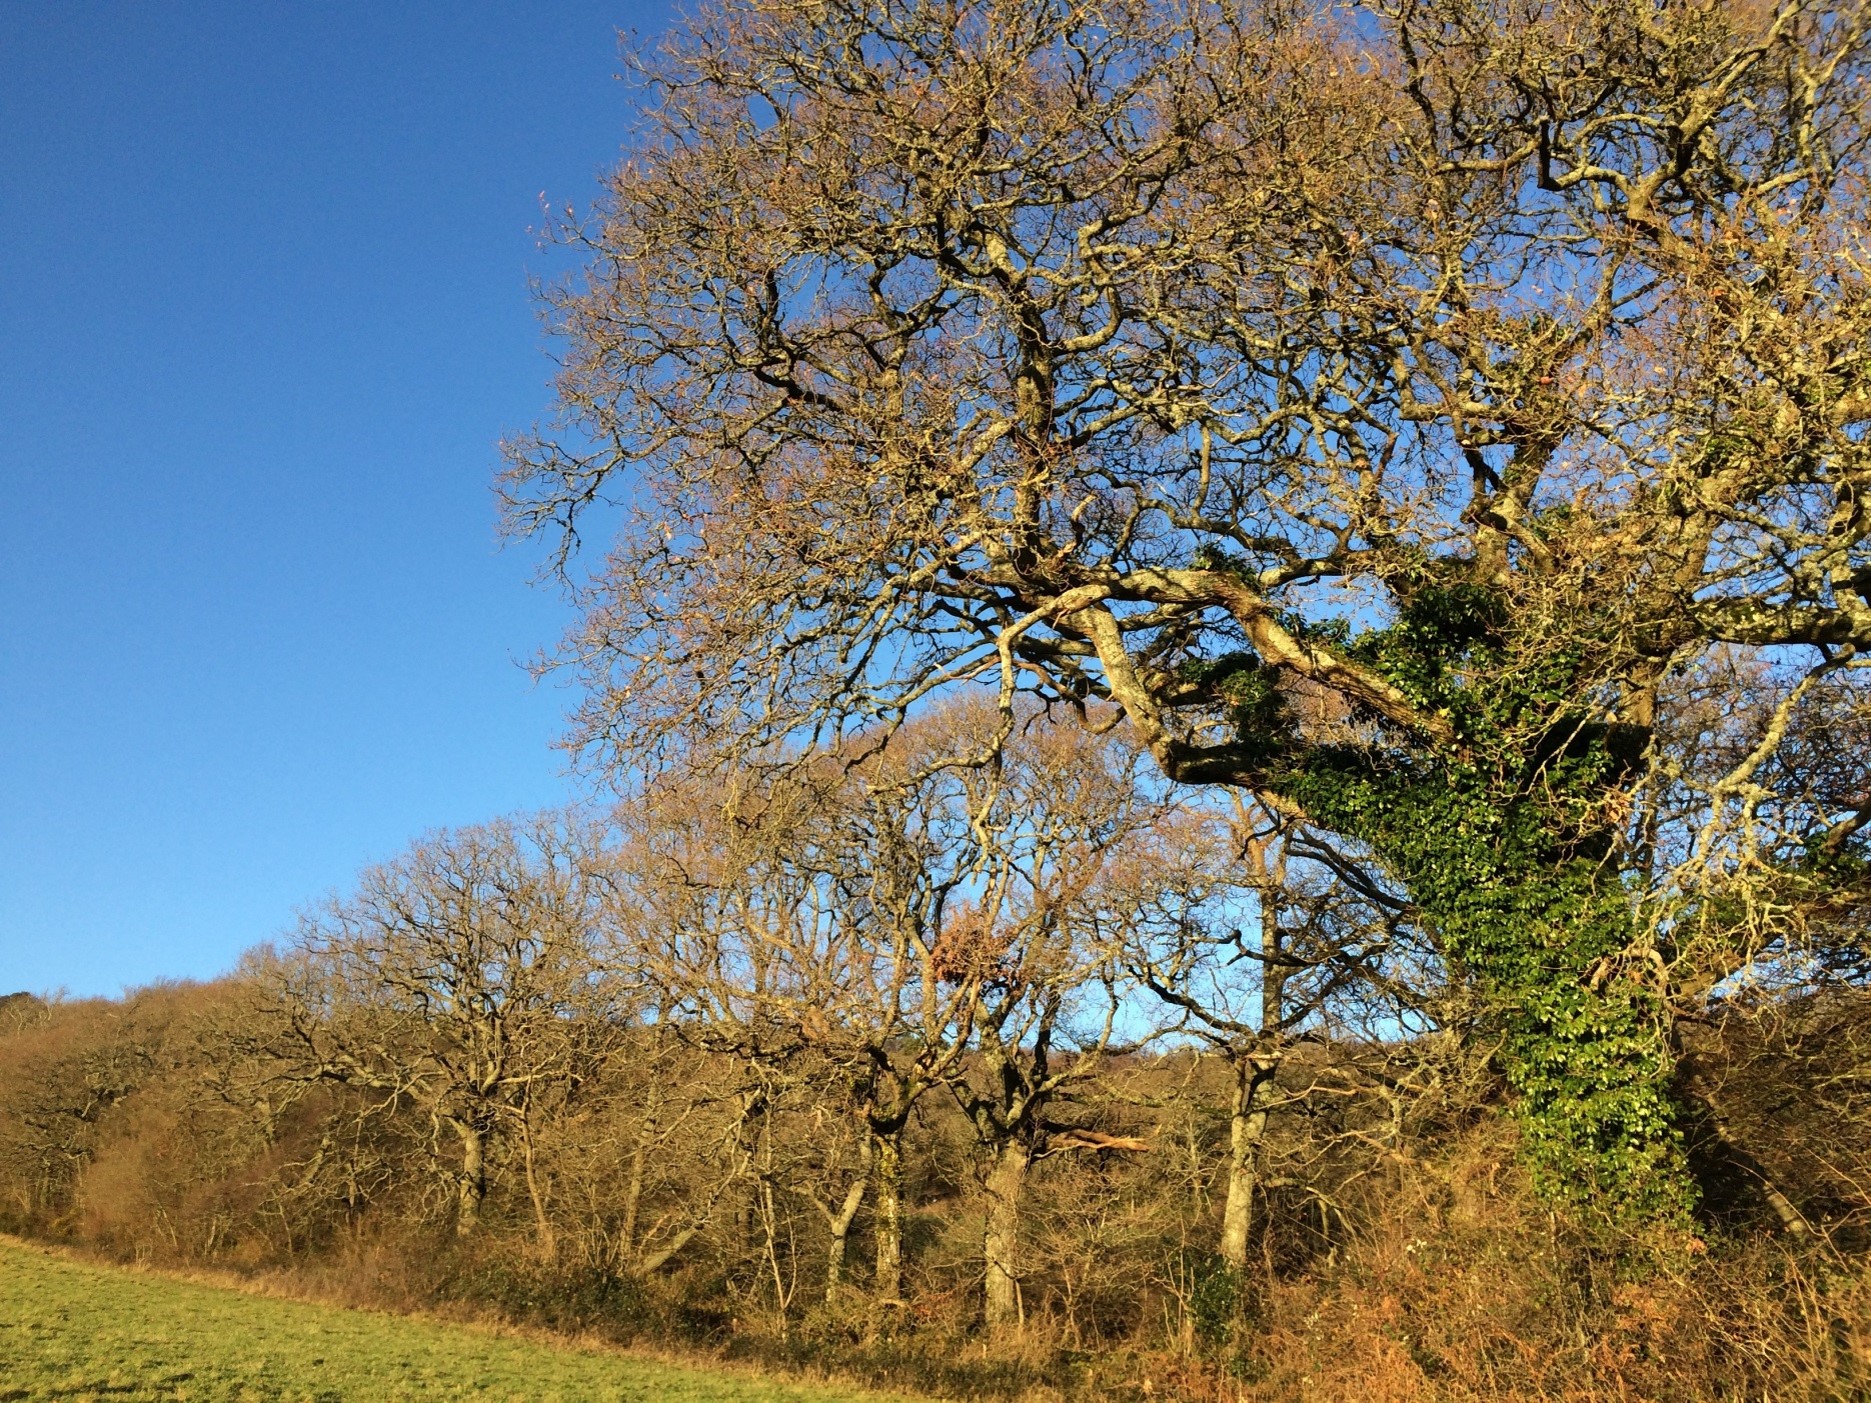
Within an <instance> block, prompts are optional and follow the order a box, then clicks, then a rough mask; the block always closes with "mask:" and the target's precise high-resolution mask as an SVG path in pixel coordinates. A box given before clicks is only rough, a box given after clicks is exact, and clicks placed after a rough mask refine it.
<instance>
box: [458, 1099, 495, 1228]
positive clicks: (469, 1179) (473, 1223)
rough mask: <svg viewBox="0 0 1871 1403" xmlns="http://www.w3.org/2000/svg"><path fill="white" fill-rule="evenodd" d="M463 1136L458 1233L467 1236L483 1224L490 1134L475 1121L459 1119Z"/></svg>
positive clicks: (459, 1132)
mask: <svg viewBox="0 0 1871 1403" xmlns="http://www.w3.org/2000/svg"><path fill="white" fill-rule="evenodd" d="M455 1134H456V1135H458V1136H460V1137H461V1177H460V1179H459V1180H457V1181H456V1194H455V1233H456V1235H457V1236H459V1237H467V1236H469V1235H470V1234H471V1233H473V1232H474V1230H475V1228H477V1227H478V1226H480V1222H481V1200H482V1199H484V1198H486V1197H487V1138H486V1136H484V1135H483V1134H482V1133H481V1128H480V1127H479V1126H478V1125H476V1124H474V1122H472V1121H467V1120H458V1121H456V1122H455Z"/></svg>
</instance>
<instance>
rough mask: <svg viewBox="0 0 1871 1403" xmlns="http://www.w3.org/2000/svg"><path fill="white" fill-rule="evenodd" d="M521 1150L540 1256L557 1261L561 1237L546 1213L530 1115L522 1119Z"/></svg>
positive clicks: (545, 1259)
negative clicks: (534, 1150) (535, 1161)
mask: <svg viewBox="0 0 1871 1403" xmlns="http://www.w3.org/2000/svg"><path fill="white" fill-rule="evenodd" d="M520 1148H521V1150H522V1151H523V1153H524V1155H525V1160H526V1194H527V1197H528V1198H530V1199H531V1200H532V1201H533V1229H534V1232H535V1233H536V1234H537V1236H538V1241H539V1255H540V1258H541V1259H542V1260H544V1261H547V1262H551V1261H556V1260H557V1259H558V1255H559V1237H558V1234H557V1233H555V1232H553V1230H552V1216H551V1215H550V1214H549V1213H547V1212H546V1195H545V1191H544V1190H543V1189H542V1188H541V1187H540V1184H539V1173H538V1169H537V1166H536V1165H535V1163H534V1157H533V1123H532V1118H531V1116H530V1115H522V1116H521V1117H520Z"/></svg>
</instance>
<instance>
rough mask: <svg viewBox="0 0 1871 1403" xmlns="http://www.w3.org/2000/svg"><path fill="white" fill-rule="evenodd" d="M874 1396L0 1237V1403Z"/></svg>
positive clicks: (687, 1401)
mask: <svg viewBox="0 0 1871 1403" xmlns="http://www.w3.org/2000/svg"><path fill="white" fill-rule="evenodd" d="M53 1398H57V1399H64V1400H88V1399H91V1400H98V1401H99V1403H102V1400H104V1399H110V1400H112V1403H117V1400H123V1403H156V1401H157V1400H161V1401H162V1403H171V1400H173V1401H174V1403H183V1400H187V1403H196V1401H197V1400H202V1401H203V1403H206V1400H214V1403H233V1400H240V1403H249V1401H250V1400H251V1401H252V1403H258V1400H263V1399H264V1400H268V1403H271V1401H272V1400H282V1403H286V1401H288V1400H289V1401H290V1403H340V1400H342V1403H362V1400H376V1399H412V1400H413V1399H424V1400H427V1399H486V1400H492V1399H502V1400H506V1399H526V1400H529V1403H530V1400H542V1401H543V1400H562V1403H584V1401H585V1400H588V1399H589V1400H603V1401H604V1403H609V1401H610V1400H619V1403H623V1401H624V1400H628V1403H638V1400H642V1403H700V1400H704V1399H706V1400H710V1403H714V1401H715V1400H719V1403H780V1400H787V1403H860V1400H864V1401H865V1403H883V1400H882V1396H881V1395H877V1394H859V1393H855V1392H849V1391H839V1390H834V1389H831V1388H827V1387H820V1386H813V1385H806V1384H791V1383H773V1382H763V1381H760V1380H755V1379H748V1378H739V1377H735V1376H732V1375H712V1374H707V1373H703V1372H700V1371H697V1370H691V1369H680V1368H675V1367H671V1366H667V1365H662V1364H656V1363H652V1362H649V1361H646V1360H641V1359H634V1358H631V1357H629V1356H626V1355H620V1354H610V1353H600V1352H596V1351H585V1350H576V1349H569V1348H568V1349H555V1348H552V1347H550V1346H547V1345H541V1344H535V1343H531V1342H528V1341H525V1340H520V1339H515V1338H511V1337H503V1336H500V1335H495V1334H491V1333H488V1332H484V1331H481V1330H476V1329H473V1328H471V1327H465V1326H457V1325H444V1324H436V1323H432V1322H428V1321H421V1320H406V1319H401V1318H398V1317H395V1316H387V1315H377V1314H372V1313H369V1312H364V1311H351V1310H341V1309H338V1308H336V1307H332V1306H322V1305H309V1304H306V1303H304V1302H300V1301H282V1300H274V1299H269V1298H266V1297H261V1296H250V1295H246V1294H243V1293H241V1292H238V1291H230V1290H225V1289H222V1288H218V1287H213V1286H199V1285H194V1284H192V1283H189V1282H182V1281H173V1280H169V1279H167V1278H164V1277H160V1276H152V1275H145V1274H142V1273H136V1272H130V1271H123V1270H117V1269H112V1268H109V1267H99V1266H92V1265H88V1264H85V1263H82V1262H74V1261H71V1260H68V1259H67V1258H65V1257H62V1256H60V1255H58V1254H56V1253H53V1252H48V1251H45V1250H42V1249H39V1248H33V1247H26V1246H22V1245H20V1244H17V1243H13V1242H4V1241H0V1403H5V1401H6V1400H16V1401H17V1400H27V1399H31V1400H39V1399H53Z"/></svg>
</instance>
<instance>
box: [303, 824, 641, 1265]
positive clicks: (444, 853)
mask: <svg viewBox="0 0 1871 1403" xmlns="http://www.w3.org/2000/svg"><path fill="white" fill-rule="evenodd" d="M586 865H587V864H586V862H585V859H584V848H583V845H582V842H581V837H580V834H579V832H578V830H577V829H576V828H574V827H572V826H570V825H568V824H564V823H561V822H559V821H557V820H553V819H542V820H540V821H538V822H535V823H533V824H531V825H528V826H525V827H522V826H521V825H519V824H517V823H512V822H499V823H493V824H488V825H485V826H482V827H479V828H469V829H462V830H457V831H453V832H446V833H440V834H436V835H434V836H432V837H429V838H426V839H424V840H422V841H420V842H418V843H417V844H415V845H414V846H413V847H412V848H411V849H410V850H409V851H408V852H407V853H406V854H404V855H403V856H402V857H400V858H398V859H396V860H394V861H392V862H388V863H384V864H382V865H380V866H376V867H372V868H370V869H368V870H367V871H366V872H365V873H364V874H363V876H362V877H361V878H360V880H359V882H358V885H357V888H356V890H355V891H354V892H353V893H351V894H350V895H348V896H345V897H340V898H334V899H332V900H331V901H329V902H327V903H326V904H325V905H324V906H323V907H322V908H320V909H317V910H315V911H313V912H311V913H309V914H308V915H307V916H306V917H305V918H304V920H303V921H302V922H301V924H300V926H299V929H298V931H297V932H296V934H295V936H294V938H293V941H292V943H291V946H290V947H289V950H288V952H287V954H286V955H285V956H284V957H283V958H282V959H281V960H280V961H278V962H277V963H276V965H275V967H274V971H273V973H274V977H275V979H276V981H277V996H278V1009H277V1015H278V1018H279V1034H278V1039H277V1042H276V1053H277V1056H278V1057H279V1058H280V1067H281V1069H282V1074H283V1075H285V1076H287V1077H290V1078H292V1079H297V1080H304V1079H307V1078H313V1079H323V1080H329V1081H333V1082H339V1083H343V1084H345V1085H349V1086H352V1087H357V1088H361V1089H364V1090H367V1091H369V1092H371V1093H373V1094H375V1095H376V1096H378V1097H379V1098H381V1099H382V1101H383V1102H384V1103H386V1104H403V1103H407V1104H411V1105H414V1106H417V1107H420V1108H421V1110H422V1111H423V1112H425V1113H426V1114H427V1115H428V1116H429V1117H430V1118H431V1120H432V1122H433V1124H434V1125H435V1127H436V1128H437V1130H438V1131H446V1132H447V1133H448V1134H449V1135H451V1136H452V1137H453V1139H454V1141H455V1145H456V1150H457V1159H456V1163H455V1167H454V1169H453V1171H452V1174H451V1177H452V1179H453V1181H454V1186H455V1192H454V1196H453V1197H454V1208H455V1227H456V1231H457V1232H458V1233H461V1234H463V1235H466V1234H469V1233H471V1232H473V1231H474V1229H475V1228H476V1226H477V1225H478V1223H479V1220H480V1215H481V1205H482V1202H483V1200H484V1199H485V1197H486V1195H487V1189H488V1175H489V1163H490V1148H491V1144H492V1142H493V1141H494V1140H496V1139H497V1138H501V1137H509V1136H510V1137H513V1138H515V1139H517V1141H518V1144H519V1147H520V1150H521V1154H522V1157H523V1163H524V1165H525V1173H526V1181H527V1187H528V1190H529V1196H530V1199H531V1204H532V1209H533V1213H534V1216H535V1223H536V1227H537V1231H538V1234H539V1239H540V1245H541V1247H542V1248H543V1249H547V1250H550V1248H551V1247H552V1242H553V1233H552V1228H551V1225H550V1220H549V1217H548V1215H547V1212H546V1206H545V1202H544V1199H543V1197H542V1196H541V1191H540V1179H539V1174H538V1167H537V1165H536V1164H535V1163H534V1159H533V1147H534V1139H533V1132H534V1129H535V1126H536V1122H537V1117H538V1114H539V1111H540V1108H541V1107H542V1105H544V1104H546V1103H547V1102H549V1101H550V1100H552V1099H553V1098H560V1099H562V1098H563V1097H564V1096H565V1095H566V1093H567V1091H568V1090H569V1089H570V1088H571V1087H573V1086H574V1085H575V1084H576V1083H577V1081H578V1080H579V1079H580V1078H582V1077H583V1076H586V1075H588V1074H589V1072H590V1070H591V1067H592V1064H593V1059H594V1057H596V1056H598V1055H599V1054H600V1053H601V1051H602V1049H603V1046H604V1045H605V1043H606V1042H607V1041H609V1040H610V1039H612V1038H613V1037H614V1036H615V1034H616V1033H617V1032H618V1031H619V1030H620V1029H621V1028H622V1027H623V1026H624V1024H625V1023H626V1022H627V1020H628V1018H629V1012H630V1011H629V1009H628V1008H627V1007H624V1006H620V1005H619V1004H618V1003H617V1002H615V999H614V995H615V993H616V992H617V986H616V985H615V984H613V983H609V982H606V981H603V980H601V979H600V978H599V977H598V975H599V968H600V967H599V965H598V963H597V961H596V951H595V949H594V940H595V937H596V905H595V900H594V893H593V891H592V889H591V887H590V885H589V884H588V882H587V881H586V879H585V875H584V869H585V866H586Z"/></svg>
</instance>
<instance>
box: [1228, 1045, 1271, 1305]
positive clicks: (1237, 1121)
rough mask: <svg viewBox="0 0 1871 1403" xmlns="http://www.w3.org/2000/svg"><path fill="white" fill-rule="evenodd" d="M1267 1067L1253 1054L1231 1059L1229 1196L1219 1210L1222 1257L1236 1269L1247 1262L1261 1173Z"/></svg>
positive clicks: (1265, 1121)
mask: <svg viewBox="0 0 1871 1403" xmlns="http://www.w3.org/2000/svg"><path fill="white" fill-rule="evenodd" d="M1269 1075H1270V1073H1269V1071H1268V1070H1267V1069H1266V1068H1265V1067H1263V1066H1262V1065H1261V1064H1259V1063H1257V1062H1256V1061H1254V1060H1253V1059H1252V1058H1248V1057H1239V1058H1236V1059H1235V1062H1234V1104H1233V1114H1232V1117H1231V1118H1230V1121H1229V1127H1228V1199H1227V1204H1226V1206H1225V1207H1224V1208H1223V1209H1222V1214H1221V1259H1222V1260H1223V1261H1224V1262H1226V1263H1227V1264H1228V1265H1229V1266H1230V1267H1232V1268H1234V1270H1236V1271H1241V1270H1243V1269H1245V1268H1246V1266H1247V1237H1248V1230H1249V1229H1250V1228H1251V1227H1252V1226H1253V1219H1254V1189H1255V1185H1256V1182H1257V1180H1258V1178H1259V1173H1260V1141H1261V1136H1262V1135H1263V1134H1264V1133H1265V1131H1266V1128H1267V1110H1266V1107H1265V1106H1264V1105H1262V1104H1261V1101H1260V1096H1259V1092H1260V1088H1261V1085H1262V1083H1264V1082H1265V1081H1266V1079H1267V1077H1268V1076H1269Z"/></svg>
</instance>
